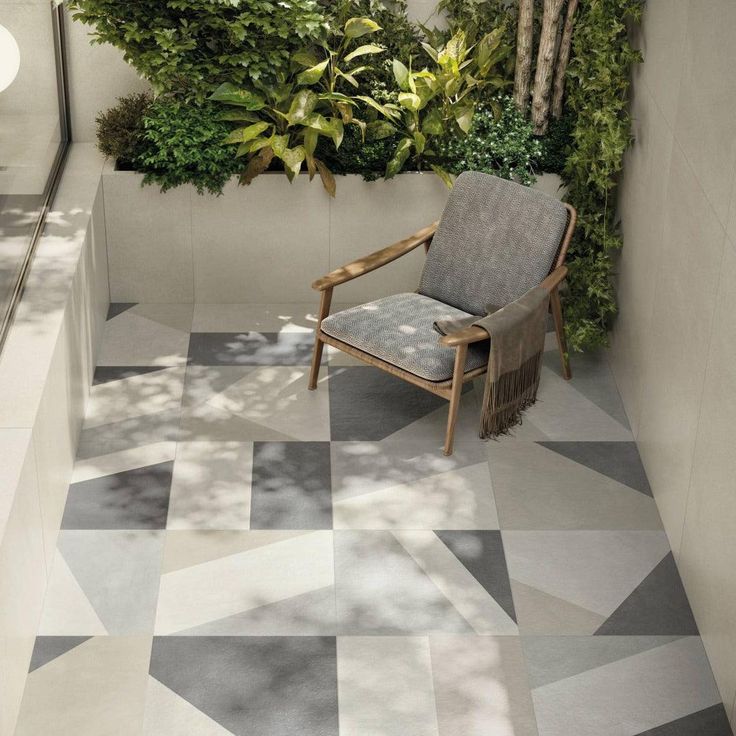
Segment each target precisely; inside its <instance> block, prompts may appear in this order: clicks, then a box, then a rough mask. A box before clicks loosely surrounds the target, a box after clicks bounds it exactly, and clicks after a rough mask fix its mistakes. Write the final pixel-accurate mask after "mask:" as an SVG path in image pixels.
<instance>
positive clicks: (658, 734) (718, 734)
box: [636, 703, 733, 736]
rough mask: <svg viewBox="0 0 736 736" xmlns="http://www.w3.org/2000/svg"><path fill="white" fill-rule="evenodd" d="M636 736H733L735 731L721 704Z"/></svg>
mask: <svg viewBox="0 0 736 736" xmlns="http://www.w3.org/2000/svg"><path fill="white" fill-rule="evenodd" d="M636 736H733V731H732V730H731V726H730V724H729V722H728V717H727V716H726V709H725V708H724V707H723V705H722V704H720V703H719V704H718V705H713V706H711V707H710V708H704V709H703V710H699V711H697V712H696V713H691V714H690V715H689V716H685V717H684V718H678V719H677V720H675V721H670V722H669V723H665V724H663V725H661V726H657V727H656V728H650V729H649V730H648V731H641V732H640V733H638V734H636Z"/></svg>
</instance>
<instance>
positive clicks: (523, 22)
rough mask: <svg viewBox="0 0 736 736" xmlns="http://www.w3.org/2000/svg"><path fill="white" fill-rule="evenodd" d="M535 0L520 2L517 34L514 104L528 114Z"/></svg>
mask: <svg viewBox="0 0 736 736" xmlns="http://www.w3.org/2000/svg"><path fill="white" fill-rule="evenodd" d="M533 34H534V0H519V22H518V26H517V32H516V70H515V72H514V102H515V103H516V107H518V108H519V110H521V112H522V113H524V114H526V106H527V105H528V104H529V86H530V83H531V79H532V74H531V73H532V51H533V48H532V47H533V44H534V35H533Z"/></svg>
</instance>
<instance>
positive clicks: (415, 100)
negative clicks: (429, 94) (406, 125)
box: [399, 92, 422, 112]
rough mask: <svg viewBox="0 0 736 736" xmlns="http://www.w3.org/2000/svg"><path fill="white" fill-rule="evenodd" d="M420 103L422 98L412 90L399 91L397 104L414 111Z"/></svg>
mask: <svg viewBox="0 0 736 736" xmlns="http://www.w3.org/2000/svg"><path fill="white" fill-rule="evenodd" d="M421 104H422V98H421V97H420V96H419V95H416V94H414V93H413V92H399V105H401V106H402V107H405V108H406V109H407V110H414V111H415V112H416V111H417V110H418V109H419V107H420V106H421Z"/></svg>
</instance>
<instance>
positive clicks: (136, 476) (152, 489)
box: [61, 461, 174, 529]
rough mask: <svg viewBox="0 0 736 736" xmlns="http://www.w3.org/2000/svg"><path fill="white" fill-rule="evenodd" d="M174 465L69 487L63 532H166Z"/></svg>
mask: <svg viewBox="0 0 736 736" xmlns="http://www.w3.org/2000/svg"><path fill="white" fill-rule="evenodd" d="M173 465H174V463H173V462H171V461H169V462H163V463H157V464H156V465H148V466H146V467H142V468H135V469H132V470H124V471H122V472H119V473H113V474H111V475H103V476H100V477H98V478H90V479H89V480H84V481H81V482H77V483H72V484H71V486H70V487H69V495H68V496H67V502H66V507H65V509H64V517H63V519H62V522H61V528H62V529H165V528H166V514H167V510H168V506H169V490H170V488H171V473H172V469H173Z"/></svg>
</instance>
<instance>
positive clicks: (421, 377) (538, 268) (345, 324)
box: [309, 172, 576, 455]
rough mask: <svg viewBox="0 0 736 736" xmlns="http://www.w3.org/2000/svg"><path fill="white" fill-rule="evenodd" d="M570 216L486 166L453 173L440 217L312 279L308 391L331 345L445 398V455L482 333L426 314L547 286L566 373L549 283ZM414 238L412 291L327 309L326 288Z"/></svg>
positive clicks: (478, 309) (472, 310)
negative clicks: (441, 330) (439, 325)
mask: <svg viewBox="0 0 736 736" xmlns="http://www.w3.org/2000/svg"><path fill="white" fill-rule="evenodd" d="M575 221H576V213H575V209H574V208H573V207H571V206H570V205H568V204H563V203H561V202H559V201H557V200H555V199H553V198H551V197H548V196H547V195H544V194H541V193H540V192H537V191H535V190H531V189H528V188H525V187H521V186H519V185H517V184H515V183H513V182H508V181H506V180H502V179H498V178H496V177H492V176H489V175H487V174H480V173H478V172H468V173H465V174H462V175H461V176H460V177H458V179H457V181H456V183H455V187H454V189H453V191H452V193H451V195H450V199H449V200H448V204H447V207H446V208H445V211H444V213H443V215H442V220H441V221H439V222H435V223H432V224H431V225H429V226H428V227H426V228H424V229H422V230H419V231H418V232H417V233H415V234H414V235H412V236H410V237H408V238H405V239H404V240H400V241H399V242H397V243H394V244H393V245H389V246H388V247H386V248H383V249H381V250H379V251H376V252H375V253H372V254H370V255H368V256H366V257H365V258H361V259H358V260H357V261H353V262H352V263H349V264H347V265H345V266H341V267H340V268H338V269H336V270H335V271H332V272H331V273H329V274H327V275H326V276H323V277H322V278H320V279H318V280H317V281H315V282H314V283H313V284H312V287H313V288H314V289H316V290H318V291H319V292H320V293H321V298H320V307H319V316H318V324H317V332H316V337H315V345H314V355H313V357H312V367H311V372H310V377H309V389H310V390H314V389H315V388H316V387H317V379H318V376H319V369H320V363H321V359H322V350H323V347H324V344H325V343H326V344H328V345H332V346H333V347H336V348H338V349H339V350H342V351H343V352H345V353H347V354H349V355H353V356H355V357H356V358H358V359H360V360H362V361H363V362H365V363H367V364H369V365H372V366H376V367H377V368H381V369H382V370H384V371H386V372H388V373H391V374H392V375H395V376H398V377H399V378H403V379H404V380H405V381H408V382H409V383H412V384H414V385H415V386H419V387H421V388H423V389H425V390H427V391H430V392H431V393H433V394H436V395H437V396H441V397H443V398H444V399H447V400H448V401H449V402H450V408H449V415H448V419H447V431H446V436H445V447H444V452H445V454H446V455H450V454H452V450H453V440H454V432H455V424H456V422H457V414H458V407H459V402H460V395H461V392H462V386H463V384H464V383H465V382H467V381H470V380H472V379H473V378H476V377H477V376H481V375H483V374H484V373H485V372H486V370H487V361H488V343H487V341H488V334H487V333H486V332H485V331H484V330H483V329H482V328H480V327H477V326H470V327H467V328H464V329H462V330H460V331H458V332H455V333H453V334H450V335H444V336H441V335H439V334H438V333H437V332H435V331H434V329H433V324H434V322H435V321H436V320H438V319H448V318H458V317H468V316H470V315H482V314H484V313H485V305H487V304H495V305H497V306H503V305H504V304H507V303H509V302H510V301H513V300H514V299H516V298H518V297H520V296H521V295H522V294H524V293H525V292H526V291H528V290H529V289H530V288H532V287H534V286H537V285H540V284H541V286H543V287H544V288H546V289H547V290H548V291H549V293H550V310H551V312H552V317H553V319H554V325H555V332H556V335H557V343H558V346H559V351H560V358H561V360H562V373H563V376H564V377H565V379H567V380H569V379H570V378H571V372H570V364H569V358H568V354H567V346H566V343H565V334H564V323H563V316H562V308H561V305H560V296H559V287H560V284H561V283H562V281H563V280H564V279H565V276H566V275H567V268H566V267H565V265H564V264H565V257H566V254H567V248H568V245H569V243H570V238H571V237H572V234H573V231H574V229H575ZM420 245H423V246H424V248H425V252H426V253H427V263H426V265H425V268H424V272H423V274H422V279H421V283H420V287H419V290H418V292H417V293H412V294H398V295H394V296H391V297H385V298H384V299H379V300H377V301H375V302H369V303H368V304H363V305H360V306H359V307H353V308H351V309H347V310H343V311H342V312H338V313H336V314H334V315H332V316H330V304H331V300H332V292H333V289H334V288H335V287H336V286H339V285H340V284H344V283H346V282H348V281H351V280H352V279H355V278H358V277H359V276H363V275H364V274H366V273H370V272H371V271H375V270H376V269H378V268H381V267H383V266H385V265H387V264H389V263H391V262H392V261H395V260H396V259H397V258H400V257H401V256H403V255H406V254H407V253H409V252H410V251H412V250H414V249H415V248H418V247H419V246H420ZM430 245H431V246H432V247H431V249H430ZM499 277H500V279H501V280H499ZM509 281H511V282H514V283H513V285H512V286H509ZM407 335H411V338H408V337H407Z"/></svg>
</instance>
